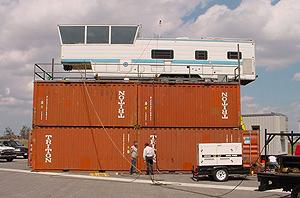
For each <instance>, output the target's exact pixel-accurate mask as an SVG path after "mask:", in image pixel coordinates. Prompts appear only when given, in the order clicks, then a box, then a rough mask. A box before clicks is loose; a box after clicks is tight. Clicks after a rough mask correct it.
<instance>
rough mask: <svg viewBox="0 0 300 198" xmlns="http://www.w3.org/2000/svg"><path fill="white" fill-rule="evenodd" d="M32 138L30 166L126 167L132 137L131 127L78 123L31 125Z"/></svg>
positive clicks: (43, 168) (88, 168)
mask: <svg viewBox="0 0 300 198" xmlns="http://www.w3.org/2000/svg"><path fill="white" fill-rule="evenodd" d="M32 138H33V139H32V142H33V150H32V169H33V170H129V167H130V153H129V149H130V144H131V142H133V140H132V139H136V137H135V134H134V130H133V129H125V128H123V129H106V132H105V131H104V130H103V129H101V128H98V129H95V128H80V127H76V128H72V127H69V128H66V127H64V128H63V127H60V128H56V127H43V128H35V129H34V132H33V137H32ZM112 140H113V141H112Z"/></svg>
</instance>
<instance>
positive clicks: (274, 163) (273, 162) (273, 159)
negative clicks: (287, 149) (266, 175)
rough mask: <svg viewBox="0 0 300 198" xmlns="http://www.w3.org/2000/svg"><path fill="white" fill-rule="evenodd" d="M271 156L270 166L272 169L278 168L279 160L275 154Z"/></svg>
mask: <svg viewBox="0 0 300 198" xmlns="http://www.w3.org/2000/svg"><path fill="white" fill-rule="evenodd" d="M268 158H269V167H270V168H272V169H276V168H278V162H277V159H276V157H275V156H273V155H271V156H269V157H268Z"/></svg>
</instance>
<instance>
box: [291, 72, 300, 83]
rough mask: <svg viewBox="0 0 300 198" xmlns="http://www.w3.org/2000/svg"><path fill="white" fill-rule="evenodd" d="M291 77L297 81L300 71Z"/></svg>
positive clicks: (299, 79) (299, 78) (299, 77)
mask: <svg viewBox="0 0 300 198" xmlns="http://www.w3.org/2000/svg"><path fill="white" fill-rule="evenodd" d="M293 79H294V80H297V81H300V72H299V73H295V74H294V77H293Z"/></svg>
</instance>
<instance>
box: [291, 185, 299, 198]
mask: <svg viewBox="0 0 300 198" xmlns="http://www.w3.org/2000/svg"><path fill="white" fill-rule="evenodd" d="M291 198H300V186H296V187H295V188H293V190H292V194H291Z"/></svg>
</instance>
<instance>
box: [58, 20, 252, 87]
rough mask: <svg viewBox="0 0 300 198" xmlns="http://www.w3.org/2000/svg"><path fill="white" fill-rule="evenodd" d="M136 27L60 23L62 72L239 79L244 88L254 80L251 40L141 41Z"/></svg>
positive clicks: (131, 76)
mask: <svg viewBox="0 0 300 198" xmlns="http://www.w3.org/2000/svg"><path fill="white" fill-rule="evenodd" d="M139 29H140V26H138V25H59V26H58V30H59V35H60V41H61V62H62V64H63V66H64V69H65V70H72V69H74V70H92V71H93V72H94V73H95V74H96V75H97V76H98V77H99V78H101V79H106V78H108V79H124V78H129V79H135V78H142V79H153V78H163V79H164V78H178V77H180V78H195V79H197V80H200V81H201V80H203V81H211V82H220V81H221V82H224V81H226V82H229V81H235V80H237V79H238V78H239V76H240V81H241V84H244V85H245V84H248V83H250V82H252V81H254V80H255V78H256V74H255V44H254V41H253V40H250V39H249V40H242V39H224V38H201V39H189V38H141V37H139V33H138V32H139ZM238 46H239V47H238ZM238 52H239V53H238ZM239 63H240V64H239ZM239 66H240V67H239ZM239 74H240V75H239Z"/></svg>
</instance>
